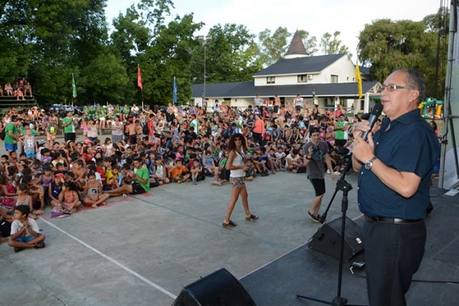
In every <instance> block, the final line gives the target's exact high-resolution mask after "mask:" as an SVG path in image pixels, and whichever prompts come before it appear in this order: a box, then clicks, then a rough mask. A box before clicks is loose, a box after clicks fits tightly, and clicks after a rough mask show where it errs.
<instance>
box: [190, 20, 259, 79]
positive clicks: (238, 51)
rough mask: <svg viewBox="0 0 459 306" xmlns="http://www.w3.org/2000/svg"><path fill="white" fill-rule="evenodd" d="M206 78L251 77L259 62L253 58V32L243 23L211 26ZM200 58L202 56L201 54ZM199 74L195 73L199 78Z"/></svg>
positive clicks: (206, 46) (254, 52)
mask: <svg viewBox="0 0 459 306" xmlns="http://www.w3.org/2000/svg"><path fill="white" fill-rule="evenodd" d="M203 43H205V46H203V49H204V48H205V49H206V58H207V63H206V65H207V81H209V82H234V81H245V80H250V79H251V78H252V75H253V74H254V73H255V72H257V71H258V70H259V69H260V68H261V65H260V63H259V61H257V59H256V55H257V46H256V44H255V41H254V35H252V34H250V32H249V30H248V29H247V28H246V27H245V26H243V25H236V24H225V25H220V24H218V25H216V26H213V27H212V28H211V29H210V30H209V33H208V35H207V40H206V42H203ZM202 58H203V57H202ZM200 76H201V74H198V75H197V76H196V77H197V78H199V77H200Z"/></svg>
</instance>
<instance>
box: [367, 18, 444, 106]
mask: <svg viewBox="0 0 459 306" xmlns="http://www.w3.org/2000/svg"><path fill="white" fill-rule="evenodd" d="M436 38H437V35H436V33H435V32H432V31H430V30H429V28H428V26H427V24H426V22H425V21H420V22H416V21H410V20H402V21H391V20H390V19H382V20H377V21H374V22H373V23H372V24H369V25H366V26H365V28H364V30H363V31H362V32H361V33H360V35H359V45H358V49H359V59H360V61H361V62H362V63H363V64H364V65H366V66H368V67H370V74H371V75H372V77H373V78H375V79H376V80H380V81H382V80H384V78H386V77H387V76H388V75H389V73H391V72H392V71H393V70H396V69H398V68H407V67H408V68H415V69H417V70H419V71H420V72H421V73H422V74H423V75H424V78H425V80H426V93H427V95H430V96H435V87H436V85H435V84H436V82H438V80H435V65H433V63H435V58H436V45H437V44H436ZM443 39H445V38H443ZM442 52H443V53H442V57H441V58H443V59H445V58H446V50H443V51H442ZM439 76H440V77H441V80H440V84H442V86H443V84H444V76H445V73H444V66H443V68H442V71H441V72H440V74H439ZM441 92H443V90H442V91H441ZM436 97H437V98H441V96H440V97H439V96H436Z"/></svg>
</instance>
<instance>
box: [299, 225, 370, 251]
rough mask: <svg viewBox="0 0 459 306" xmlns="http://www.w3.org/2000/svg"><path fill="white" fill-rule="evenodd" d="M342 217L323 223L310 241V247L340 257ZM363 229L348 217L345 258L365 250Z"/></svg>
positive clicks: (345, 235)
mask: <svg viewBox="0 0 459 306" xmlns="http://www.w3.org/2000/svg"><path fill="white" fill-rule="evenodd" d="M341 219H342V218H338V219H335V220H333V221H330V222H329V223H326V224H324V225H322V227H320V228H319V230H318V231H317V232H316V233H315V234H314V236H312V238H311V240H310V241H309V243H308V246H309V248H311V249H313V250H316V251H319V252H321V253H324V254H326V255H329V256H332V257H335V258H337V259H339V251H340V242H341ZM361 237H362V235H361V230H360V228H359V226H358V225H357V224H356V223H355V222H354V221H352V220H351V219H349V218H347V217H346V231H345V234H344V259H345V260H350V259H351V258H352V257H354V256H355V255H357V254H358V253H360V252H362V251H363V241H362V238H361Z"/></svg>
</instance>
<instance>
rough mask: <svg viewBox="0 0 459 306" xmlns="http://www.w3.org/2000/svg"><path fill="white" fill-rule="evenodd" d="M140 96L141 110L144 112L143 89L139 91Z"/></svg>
mask: <svg viewBox="0 0 459 306" xmlns="http://www.w3.org/2000/svg"><path fill="white" fill-rule="evenodd" d="M140 95H141V97H142V110H144V108H143V89H141V90H140Z"/></svg>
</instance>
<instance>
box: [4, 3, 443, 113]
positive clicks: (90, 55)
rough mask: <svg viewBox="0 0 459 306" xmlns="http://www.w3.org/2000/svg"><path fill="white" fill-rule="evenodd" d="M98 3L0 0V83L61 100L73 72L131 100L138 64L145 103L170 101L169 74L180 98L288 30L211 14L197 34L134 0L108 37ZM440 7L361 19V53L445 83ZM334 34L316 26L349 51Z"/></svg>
mask: <svg viewBox="0 0 459 306" xmlns="http://www.w3.org/2000/svg"><path fill="white" fill-rule="evenodd" d="M105 5H106V0H47V1H42V0H4V1H0V10H1V11H2V15H1V17H0V83H5V82H7V81H12V80H14V79H15V78H18V77H26V78H27V79H28V80H30V81H31V83H32V86H33V89H34V95H35V96H36V98H37V100H38V101H39V102H40V103H56V102H64V101H70V100H71V97H72V87H71V84H72V81H71V80H72V73H73V74H74V75H75V80H76V83H77V90H78V97H77V102H79V103H80V104H88V103H89V104H92V103H94V102H96V103H102V104H104V103H105V102H106V101H109V102H110V103H122V104H124V103H126V102H127V103H130V102H136V103H139V102H140V91H139V90H138V88H137V83H136V70H137V65H138V64H140V65H141V68H142V72H143V75H142V77H143V95H144V100H145V102H146V103H147V104H150V103H163V104H167V103H169V102H171V101H172V80H173V77H174V76H175V77H176V79H177V85H178V99H179V102H180V103H184V102H187V101H188V100H189V99H190V97H191V85H192V83H202V82H204V79H205V81H207V82H231V81H244V80H252V75H253V74H254V73H255V72H257V71H259V70H260V69H261V68H262V66H264V65H268V64H272V63H274V62H276V61H277V60H278V59H279V58H281V57H282V56H283V55H284V54H285V52H286V51H287V48H288V44H289V43H290V37H291V36H292V35H291V33H289V32H288V31H287V29H286V28H284V27H278V28H277V29H276V30H274V31H273V32H271V30H268V29H266V30H264V31H262V32H261V33H259V35H258V42H259V44H258V45H257V43H256V42H255V40H254V39H255V36H254V35H253V34H252V33H250V32H249V30H248V29H247V28H246V27H245V26H243V25H237V24H223V25H221V24H218V25H215V26H213V27H212V28H211V29H210V30H209V32H208V34H207V36H206V38H205V39H204V38H202V37H196V32H197V31H199V29H201V27H202V26H203V23H201V22H197V21H195V20H194V19H193V15H192V14H189V15H185V16H177V17H175V18H174V19H172V20H171V21H170V22H168V23H166V22H165V20H166V18H167V17H169V16H170V15H171V11H172V8H173V7H174V5H173V1H172V0H140V1H139V2H138V4H137V5H132V6H131V7H129V8H128V9H127V10H126V12H125V13H123V14H120V15H119V16H118V17H117V18H115V19H114V21H113V26H114V31H113V32H112V33H111V35H110V37H109V36H108V29H107V23H106V20H105V10H104V9H105ZM446 15H447V14H446V12H441V14H437V15H429V16H426V17H425V18H424V20H423V21H421V22H412V21H400V22H392V21H390V20H380V21H376V22H374V23H373V24H371V25H367V26H366V27H365V30H364V31H362V33H361V34H360V42H359V58H360V60H361V61H362V62H363V63H364V64H366V65H368V66H371V73H372V74H373V76H374V77H375V78H377V79H379V80H382V79H383V78H384V77H385V76H387V74H388V73H389V72H390V71H392V70H393V69H395V68H398V67H402V66H404V67H415V68H418V69H419V70H420V71H421V72H423V73H424V74H425V75H426V77H427V80H428V82H427V84H428V93H432V92H433V90H434V88H435V86H438V84H441V86H443V83H444V79H443V78H444V75H445V73H444V70H445V66H446V65H445V64H442V65H441V66H440V70H439V75H440V76H441V79H440V80H434V79H435V74H436V71H435V67H434V65H432V63H434V62H435V60H436V52H435V46H436V45H437V44H439V45H440V46H444V48H443V49H442V50H443V51H442V52H441V54H440V55H439V61H440V62H441V63H445V62H446V34H447V27H445V26H444V25H445V24H447V17H445V16H446ZM437 33H440V41H438V39H439V38H438V37H439V36H438V35H437ZM299 34H300V36H301V38H302V40H303V42H304V45H305V48H306V53H307V54H308V55H312V54H314V53H316V52H317V49H318V44H317V39H316V37H314V36H310V35H309V33H308V32H307V31H305V30H300V31H299ZM339 35H340V33H339V32H335V33H333V34H330V33H325V34H324V35H323V36H322V38H321V42H320V48H321V49H322V50H323V52H324V53H326V54H331V53H348V52H349V51H348V49H347V47H345V46H343V45H342V42H341V40H340V39H339ZM204 67H205V68H204ZM204 70H205V71H206V76H205V77H204ZM437 97H438V96H437Z"/></svg>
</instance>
